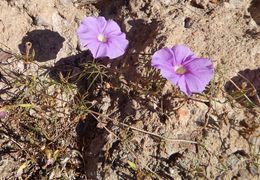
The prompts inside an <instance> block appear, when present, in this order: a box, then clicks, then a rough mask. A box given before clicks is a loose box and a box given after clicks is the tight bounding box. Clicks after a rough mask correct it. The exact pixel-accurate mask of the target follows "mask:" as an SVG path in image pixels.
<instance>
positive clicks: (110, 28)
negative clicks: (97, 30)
mask: <svg viewBox="0 0 260 180" xmlns="http://www.w3.org/2000/svg"><path fill="white" fill-rule="evenodd" d="M103 32H104V34H106V36H111V35H121V34H122V32H121V29H120V27H119V26H118V24H117V23H116V22H115V21H113V20H108V21H107V24H106V26H105V29H104V30H103Z"/></svg>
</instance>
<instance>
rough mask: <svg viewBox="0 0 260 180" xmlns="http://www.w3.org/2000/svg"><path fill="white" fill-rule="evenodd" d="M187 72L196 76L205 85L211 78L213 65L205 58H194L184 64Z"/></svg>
mask: <svg viewBox="0 0 260 180" xmlns="http://www.w3.org/2000/svg"><path fill="white" fill-rule="evenodd" d="M185 68H187V70H188V72H189V73H191V74H193V75H194V76H196V77H197V78H198V79H199V80H200V81H201V82H202V83H203V86H206V85H207V84H208V83H209V81H210V80H211V79H212V77H213V74H214V67H213V64H212V62H211V61H210V60H209V59H207V58H196V59H194V60H193V61H191V62H189V63H188V64H186V65H185Z"/></svg>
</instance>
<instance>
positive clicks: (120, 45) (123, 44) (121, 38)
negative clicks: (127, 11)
mask: <svg viewBox="0 0 260 180" xmlns="http://www.w3.org/2000/svg"><path fill="white" fill-rule="evenodd" d="M125 37H126V36H125V34H124V33H121V34H120V35H117V36H112V37H110V38H109V39H108V42H107V46H108V47H107V56H108V57H109V58H110V59H114V58H117V57H119V56H122V55H123V54H124V53H125V50H126V48H127V46H128V40H127V39H126V38H125Z"/></svg>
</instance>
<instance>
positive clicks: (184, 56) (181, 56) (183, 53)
mask: <svg viewBox="0 0 260 180" xmlns="http://www.w3.org/2000/svg"><path fill="white" fill-rule="evenodd" d="M172 51H173V55H174V56H173V57H174V64H175V65H180V64H182V63H183V62H185V61H187V60H190V59H191V58H195V55H194V54H193V52H192V51H191V50H190V48H188V47H187V46H184V45H176V46H173V47H172Z"/></svg>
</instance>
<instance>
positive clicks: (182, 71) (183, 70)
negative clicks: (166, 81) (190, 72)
mask: <svg viewBox="0 0 260 180" xmlns="http://www.w3.org/2000/svg"><path fill="white" fill-rule="evenodd" d="M174 71H175V72H176V73H177V74H185V73H186V72H187V69H186V68H185V67H183V66H181V65H179V66H175V67H174Z"/></svg>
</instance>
